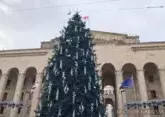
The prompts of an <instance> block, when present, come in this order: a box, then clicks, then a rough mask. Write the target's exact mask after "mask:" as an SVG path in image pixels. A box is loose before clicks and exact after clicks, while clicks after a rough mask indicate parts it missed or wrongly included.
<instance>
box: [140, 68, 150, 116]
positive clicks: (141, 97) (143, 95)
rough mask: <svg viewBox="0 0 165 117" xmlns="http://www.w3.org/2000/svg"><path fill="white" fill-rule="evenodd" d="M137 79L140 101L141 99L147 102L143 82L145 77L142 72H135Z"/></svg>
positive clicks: (144, 83)
mask: <svg viewBox="0 0 165 117" xmlns="http://www.w3.org/2000/svg"><path fill="white" fill-rule="evenodd" d="M137 79H138V85H139V93H140V99H141V101H147V100H148V94H147V87H146V81H145V76H144V71H143V70H137ZM147 109H148V108H147ZM141 116H142V117H150V115H149V114H145V115H141Z"/></svg>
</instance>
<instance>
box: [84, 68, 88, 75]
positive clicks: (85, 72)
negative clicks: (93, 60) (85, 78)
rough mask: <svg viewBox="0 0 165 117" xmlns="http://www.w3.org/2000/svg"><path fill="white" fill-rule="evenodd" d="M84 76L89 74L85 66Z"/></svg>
mask: <svg viewBox="0 0 165 117" xmlns="http://www.w3.org/2000/svg"><path fill="white" fill-rule="evenodd" d="M84 74H85V75H86V74H87V69H86V66H84Z"/></svg>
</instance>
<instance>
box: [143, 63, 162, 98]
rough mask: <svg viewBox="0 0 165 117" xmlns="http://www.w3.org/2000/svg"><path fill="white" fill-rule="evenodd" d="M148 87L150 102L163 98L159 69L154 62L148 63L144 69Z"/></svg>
mask: <svg viewBox="0 0 165 117" xmlns="http://www.w3.org/2000/svg"><path fill="white" fill-rule="evenodd" d="M143 70H144V76H145V81H146V87H147V95H148V100H152V99H161V98H163V92H162V87H161V82H160V76H159V69H158V67H157V65H156V64H155V63H153V62H148V63H146V64H145V65H144V67H143Z"/></svg>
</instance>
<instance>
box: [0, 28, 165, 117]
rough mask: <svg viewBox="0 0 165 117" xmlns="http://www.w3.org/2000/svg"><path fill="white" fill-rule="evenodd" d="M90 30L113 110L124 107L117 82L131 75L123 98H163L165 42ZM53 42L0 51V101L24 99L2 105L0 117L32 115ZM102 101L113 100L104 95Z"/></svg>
mask: <svg viewBox="0 0 165 117" xmlns="http://www.w3.org/2000/svg"><path fill="white" fill-rule="evenodd" d="M91 32H92V35H93V38H94V42H95V43H96V46H95V50H96V55H97V58H98V60H97V62H98V63H100V66H99V67H98V68H97V69H98V70H99V75H100V76H101V79H102V88H103V87H105V86H106V85H111V86H113V87H114V96H115V100H114V102H113V105H114V107H115V108H116V109H122V108H123V102H122V99H123V98H122V95H121V92H120V90H119V84H121V82H122V81H123V79H125V78H127V77H129V76H133V79H134V82H135V88H134V89H130V90H127V91H126V101H136V100H142V101H146V100H151V99H162V98H165V54H164V53H165V42H146V43H141V42H140V41H139V37H138V36H129V35H126V34H118V33H110V32H101V31H91ZM55 43H56V41H55V39H53V40H51V41H47V42H41V47H40V48H35V49H18V50H2V51H0V100H1V101H14V102H16V103H19V102H20V101H23V103H24V104H25V105H26V106H23V108H11V107H1V108H0V117H34V116H35V113H34V110H35V109H36V107H37V105H38V100H39V99H38V97H39V95H40V91H41V87H42V83H43V74H44V69H45V67H46V66H47V61H48V58H49V57H51V55H52V48H53V45H54V44H55ZM34 84H35V85H34ZM36 84H37V86H36ZM32 87H35V89H33V88H32ZM32 89H33V91H32ZM105 103H106V104H108V103H112V102H111V101H110V100H109V98H108V97H106V99H105ZM25 115H26V116H25Z"/></svg>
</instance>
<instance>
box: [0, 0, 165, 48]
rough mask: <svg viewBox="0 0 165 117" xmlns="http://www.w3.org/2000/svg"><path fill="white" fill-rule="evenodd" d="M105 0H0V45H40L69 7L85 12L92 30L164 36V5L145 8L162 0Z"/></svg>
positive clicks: (147, 38)
mask: <svg viewBox="0 0 165 117" xmlns="http://www.w3.org/2000/svg"><path fill="white" fill-rule="evenodd" d="M95 1H99V2H98V3H94V2H95ZM100 1H102V2H100ZM107 1H108V0H83V1H82V2H80V0H0V47H1V49H2V48H6V49H18V48H38V47H40V42H41V41H47V40H50V39H52V38H54V37H56V36H58V35H59V31H60V30H62V28H63V26H64V25H66V22H67V20H68V18H69V16H68V15H67V13H68V12H69V10H70V11H71V12H72V13H75V11H76V10H79V11H81V15H83V16H89V24H88V26H89V27H90V28H91V29H92V30H99V31H108V32H116V33H127V34H134V35H139V36H140V40H141V41H163V40H165V15H164V14H165V8H162V9H161V8H157V9H145V7H147V6H163V5H165V0H109V1H108V2H107ZM92 2H93V4H84V3H92ZM69 4H79V5H69ZM53 6H54V7H53ZM55 6H58V7H55ZM47 7H49V8H47ZM50 7H51V8H50ZM34 8H37V9H34ZM131 8H140V9H136V10H135V9H131ZM13 9H17V10H13ZM21 9H22V10H21ZM119 9H129V10H119ZM108 10H109V11H108Z"/></svg>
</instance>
